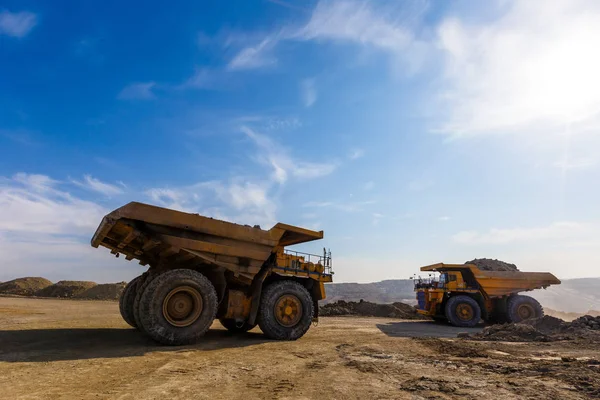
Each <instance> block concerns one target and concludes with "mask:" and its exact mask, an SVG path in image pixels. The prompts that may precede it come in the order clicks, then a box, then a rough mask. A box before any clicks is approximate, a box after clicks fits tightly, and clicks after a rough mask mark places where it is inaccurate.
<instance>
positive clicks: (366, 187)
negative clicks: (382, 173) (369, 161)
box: [363, 181, 375, 191]
mask: <svg viewBox="0 0 600 400" xmlns="http://www.w3.org/2000/svg"><path fill="white" fill-rule="evenodd" d="M374 187H375V182H373V181H369V182H367V183H365V184H364V186H363V189H364V190H367V191H369V190H373V188H374Z"/></svg>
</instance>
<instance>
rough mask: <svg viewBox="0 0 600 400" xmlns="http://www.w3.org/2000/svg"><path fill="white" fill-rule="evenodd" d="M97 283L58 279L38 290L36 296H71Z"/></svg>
mask: <svg viewBox="0 0 600 400" xmlns="http://www.w3.org/2000/svg"><path fill="white" fill-rule="evenodd" d="M96 285H97V284H96V283H95V282H88V281H59V282H57V283H55V284H54V285H51V286H48V287H46V288H44V289H42V290H40V291H38V292H36V294H35V295H36V296H37V297H63V298H73V297H77V296H79V295H81V294H83V293H84V292H85V291H86V290H88V289H90V288H93V287H94V286H96Z"/></svg>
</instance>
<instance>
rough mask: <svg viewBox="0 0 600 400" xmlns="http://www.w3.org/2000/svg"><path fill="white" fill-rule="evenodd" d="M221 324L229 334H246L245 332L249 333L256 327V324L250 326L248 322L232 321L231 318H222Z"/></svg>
mask: <svg viewBox="0 0 600 400" xmlns="http://www.w3.org/2000/svg"><path fill="white" fill-rule="evenodd" d="M219 322H220V323H221V325H223V327H225V329H227V330H228V331H229V332H234V333H245V332H248V331H249V330H251V329H253V328H254V327H255V326H256V324H254V325H250V324H249V323H248V322H241V323H240V322H237V321H236V320H235V319H230V318H220V319H219Z"/></svg>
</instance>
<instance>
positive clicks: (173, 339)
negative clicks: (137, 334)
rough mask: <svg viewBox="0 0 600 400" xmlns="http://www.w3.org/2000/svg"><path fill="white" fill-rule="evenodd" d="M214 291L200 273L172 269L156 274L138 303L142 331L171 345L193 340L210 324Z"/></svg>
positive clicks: (213, 314)
mask: <svg viewBox="0 0 600 400" xmlns="http://www.w3.org/2000/svg"><path fill="white" fill-rule="evenodd" d="M217 306H218V300H217V292H216V290H215V287H214V286H213V284H212V283H211V282H210V281H209V280H208V278H206V277H205V276H204V275H202V274H201V273H199V272H197V271H194V270H191V269H174V270H170V271H167V272H164V273H162V274H160V275H157V276H156V277H154V279H152V281H151V282H150V283H149V284H148V286H146V288H145V289H144V292H143V293H142V296H141V298H140V304H139V310H138V313H139V319H140V323H141V327H143V329H144V332H146V333H147V334H148V336H150V337H151V338H152V339H154V340H156V341H157V342H159V343H162V344H167V345H171V346H177V345H185V344H191V343H194V342H196V340H198V339H199V338H200V337H201V336H203V335H204V334H205V333H206V331H207V330H208V328H210V326H211V325H212V323H213V321H214V319H215V315H216V313H217Z"/></svg>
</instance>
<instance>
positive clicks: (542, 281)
mask: <svg viewBox="0 0 600 400" xmlns="http://www.w3.org/2000/svg"><path fill="white" fill-rule="evenodd" d="M451 270H454V271H456V270H460V271H464V270H469V271H470V272H471V273H472V274H473V277H474V278H475V281H476V282H477V284H479V286H480V287H481V289H483V291H484V292H485V293H486V294H487V295H488V296H490V297H500V296H508V295H511V294H514V293H519V292H524V291H530V290H534V289H542V288H543V289H545V288H547V287H548V286H550V285H558V284H560V280H559V279H557V278H556V277H555V276H554V275H553V274H551V273H550V272H521V271H484V270H481V269H479V268H477V266H475V265H472V264H443V263H439V264H433V265H428V266H426V267H422V268H421V271H436V272H443V271H451Z"/></svg>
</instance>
